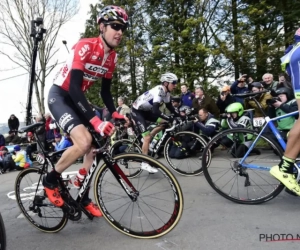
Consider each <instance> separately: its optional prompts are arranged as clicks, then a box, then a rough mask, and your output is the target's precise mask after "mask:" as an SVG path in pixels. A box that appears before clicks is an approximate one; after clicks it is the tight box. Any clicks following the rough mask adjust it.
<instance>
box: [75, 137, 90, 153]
mask: <svg viewBox="0 0 300 250" xmlns="http://www.w3.org/2000/svg"><path fill="white" fill-rule="evenodd" d="M76 144H77V146H78V148H80V150H81V151H82V153H86V152H88V151H89V150H90V148H91V145H92V137H91V135H90V134H88V135H87V136H84V137H82V138H81V139H80V140H78V141H77V143H76Z"/></svg>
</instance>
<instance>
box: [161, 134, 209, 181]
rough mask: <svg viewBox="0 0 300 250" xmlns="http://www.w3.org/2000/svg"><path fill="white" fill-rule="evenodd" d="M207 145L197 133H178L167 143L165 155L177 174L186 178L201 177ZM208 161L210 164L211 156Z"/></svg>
mask: <svg viewBox="0 0 300 250" xmlns="http://www.w3.org/2000/svg"><path fill="white" fill-rule="evenodd" d="M206 144H207V143H206V141H205V140H204V139H203V138H202V137H201V136H200V135H198V134H196V133H193V132H189V131H182V132H178V133H176V134H175V135H174V136H172V137H170V138H169V139H168V140H167V141H166V144H165V147H164V155H165V158H166V160H167V162H168V164H169V166H170V167H171V168H172V169H173V170H174V171H175V172H176V173H178V174H180V175H184V176H195V175H199V174H201V173H202V153H203V150H204V148H205V146H206ZM206 160H207V161H208V163H209V162H210V154H209V155H208V157H206Z"/></svg>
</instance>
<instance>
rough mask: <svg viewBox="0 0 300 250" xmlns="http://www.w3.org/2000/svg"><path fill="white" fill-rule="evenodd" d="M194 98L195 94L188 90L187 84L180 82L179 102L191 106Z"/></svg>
mask: <svg viewBox="0 0 300 250" xmlns="http://www.w3.org/2000/svg"><path fill="white" fill-rule="evenodd" d="M194 98H195V95H194V94H193V93H191V92H190V91H189V90H188V86H187V84H185V83H184V84H181V104H182V105H184V106H188V107H190V108H191V107H192V106H193V99H194Z"/></svg>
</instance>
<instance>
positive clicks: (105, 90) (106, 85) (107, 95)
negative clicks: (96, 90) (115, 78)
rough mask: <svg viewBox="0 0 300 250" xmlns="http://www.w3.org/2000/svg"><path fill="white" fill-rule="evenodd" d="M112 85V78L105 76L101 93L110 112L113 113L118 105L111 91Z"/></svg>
mask: <svg viewBox="0 0 300 250" xmlns="http://www.w3.org/2000/svg"><path fill="white" fill-rule="evenodd" d="M110 86H111V79H107V78H103V79H102V84H101V90H100V94H101V97H102V99H103V102H104V104H105V106H106V107H107V109H108V111H109V113H111V114H113V113H114V112H116V107H115V104H114V101H113V98H112V95H111V92H110Z"/></svg>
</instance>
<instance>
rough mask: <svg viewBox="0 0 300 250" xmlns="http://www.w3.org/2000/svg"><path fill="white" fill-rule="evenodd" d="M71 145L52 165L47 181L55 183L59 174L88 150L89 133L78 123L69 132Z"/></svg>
mask: <svg viewBox="0 0 300 250" xmlns="http://www.w3.org/2000/svg"><path fill="white" fill-rule="evenodd" d="M70 136H71V139H72V141H73V146H71V147H69V148H68V149H67V150H66V151H65V152H64V153H63V154H62V156H61V158H60V159H59V161H58V162H57V163H56V165H55V167H54V171H52V172H50V173H49V174H48V175H47V178H46V180H47V182H49V183H52V184H55V183H57V178H58V177H59V176H60V174H61V173H62V172H63V171H64V170H66V169H67V168H68V167H70V166H71V165H72V164H73V163H74V162H75V161H76V160H77V159H78V158H79V157H81V156H83V155H84V154H85V153H86V152H88V151H89V149H90V147H91V143H92V137H91V134H90V133H89V132H88V130H87V129H86V128H85V127H84V126H83V125H78V126H76V127H75V128H73V129H72V130H71V132H70Z"/></svg>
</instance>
